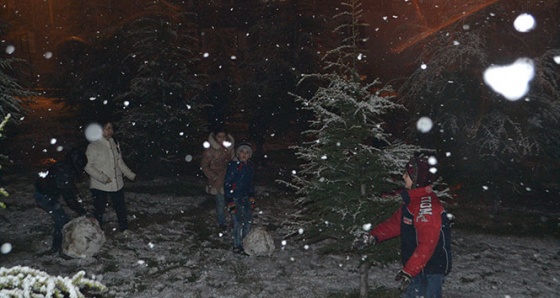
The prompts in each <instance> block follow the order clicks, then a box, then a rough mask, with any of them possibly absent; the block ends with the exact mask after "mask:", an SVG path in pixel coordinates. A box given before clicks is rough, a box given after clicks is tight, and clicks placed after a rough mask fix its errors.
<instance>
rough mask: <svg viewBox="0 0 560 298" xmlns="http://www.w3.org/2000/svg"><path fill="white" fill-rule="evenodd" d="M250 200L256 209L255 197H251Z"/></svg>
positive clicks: (252, 207) (252, 206)
mask: <svg viewBox="0 0 560 298" xmlns="http://www.w3.org/2000/svg"><path fill="white" fill-rule="evenodd" d="M249 202H251V210H254V209H255V205H256V202H255V198H253V197H251V198H249Z"/></svg>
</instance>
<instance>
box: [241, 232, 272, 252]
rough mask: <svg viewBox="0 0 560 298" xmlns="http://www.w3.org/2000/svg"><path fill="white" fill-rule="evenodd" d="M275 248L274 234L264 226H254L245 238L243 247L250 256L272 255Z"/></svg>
mask: <svg viewBox="0 0 560 298" xmlns="http://www.w3.org/2000/svg"><path fill="white" fill-rule="evenodd" d="M275 248H276V246H275V245H274V239H272V235H270V233H269V232H268V231H267V230H266V228H265V227H262V226H253V228H252V229H251V231H250V232H249V234H247V236H245V238H244V239H243V249H244V250H245V253H247V254H248V255H250V256H271V255H272V254H273V253H274V249H275Z"/></svg>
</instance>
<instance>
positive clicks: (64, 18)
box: [0, 0, 560, 80]
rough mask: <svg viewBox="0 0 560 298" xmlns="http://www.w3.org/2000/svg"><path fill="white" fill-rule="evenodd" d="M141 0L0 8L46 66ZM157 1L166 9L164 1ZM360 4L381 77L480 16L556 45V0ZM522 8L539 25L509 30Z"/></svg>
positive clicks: (536, 45)
mask: <svg viewBox="0 0 560 298" xmlns="http://www.w3.org/2000/svg"><path fill="white" fill-rule="evenodd" d="M143 2H145V0H127V1H123V0H120V1H101V2H95V3H93V2H82V1H60V0H48V1H34V0H20V1H17V2H15V1H13V0H0V3H2V4H4V5H3V7H2V14H3V15H7V16H11V17H13V19H14V20H16V21H17V24H18V25H19V26H20V29H18V32H17V33H16V34H15V38H14V41H13V42H14V43H16V44H15V46H16V48H19V49H25V48H28V49H29V51H30V52H32V53H31V54H28V55H27V57H23V58H27V59H33V60H34V63H39V64H47V66H48V64H49V63H52V61H54V60H51V61H48V60H46V59H44V58H43V55H44V53H45V52H47V51H54V50H55V48H56V46H57V45H58V44H59V43H60V42H61V41H63V40H65V39H68V38H69V37H71V36H77V37H81V36H84V37H85V36H88V37H89V38H91V37H94V35H95V32H97V31H99V30H100V29H103V28H106V27H107V26H108V25H109V23H111V20H115V19H116V20H117V21H119V20H123V19H126V18H127V15H128V16H129V15H134V14H135V13H137V12H138V10H139V9H140V8H142V7H144V6H143V5H142V4H140V3H143ZM170 2H172V1H170ZM327 2H329V3H338V2H337V1H327ZM325 3H326V2H325ZM161 6H162V7H163V8H162V9H165V7H164V6H165V5H164V4H161ZM335 6H337V7H339V6H340V5H338V4H335ZM362 7H363V9H364V21H365V22H366V23H368V24H369V25H370V26H369V28H368V29H367V30H368V31H369V32H368V35H369V36H370V39H369V41H368V43H367V45H366V46H367V49H368V51H369V53H368V61H369V65H370V69H369V72H371V73H373V74H375V76H378V77H380V78H382V79H383V80H389V79H392V78H395V77H399V76H402V75H403V74H407V73H409V72H410V71H411V70H412V69H414V68H415V67H418V65H419V62H417V61H416V59H417V57H418V54H419V52H420V51H421V50H422V46H423V45H424V41H425V40H427V39H429V38H430V36H431V34H432V33H434V32H437V31H438V30H448V28H450V26H451V25H453V24H457V23H459V24H469V25H470V26H472V28H473V29H476V27H477V26H486V25H485V24H484V22H483V21H486V22H501V23H503V24H504V25H505V26H506V28H504V31H503V32H493V31H494V29H491V30H490V29H489V30H488V31H489V32H488V34H495V35H496V39H497V40H498V43H497V44H499V40H500V39H502V38H503V39H504V44H507V43H509V42H511V38H512V37H511V36H508V35H512V34H513V35H514V36H513V40H514V42H515V39H518V41H517V42H519V41H521V43H524V44H525V45H526V47H525V49H527V48H530V50H531V51H532V53H527V54H528V55H529V56H530V55H538V54H541V53H542V52H544V51H545V50H546V49H547V48H548V47H550V46H551V43H553V42H556V46H558V35H559V34H558V32H559V29H558V24H559V22H558V17H557V16H558V14H559V13H560V0H536V1H526V0H507V1H506V0H363V1H362ZM327 10H328V9H327ZM332 10H333V14H334V13H336V10H335V9H334V7H333V9H332ZM73 11H74V12H73ZM76 11H77V12H78V13H76ZM108 11H110V13H108ZM522 12H527V13H531V14H533V15H534V16H535V17H536V18H537V28H536V29H535V30H534V31H532V32H531V33H528V34H516V33H512V31H513V28H512V25H511V24H512V22H513V20H514V18H515V17H516V16H517V15H519V14H520V13H522ZM507 27H509V28H507ZM69 28H72V32H69ZM326 29H328V28H326ZM328 30H330V29H328ZM423 37H425V38H426V39H423ZM554 38H556V39H554ZM23 41H27V42H23ZM525 49H524V50H525ZM20 53H21V52H20ZM520 54H523V53H522V52H521V53H520ZM39 67H41V66H39Z"/></svg>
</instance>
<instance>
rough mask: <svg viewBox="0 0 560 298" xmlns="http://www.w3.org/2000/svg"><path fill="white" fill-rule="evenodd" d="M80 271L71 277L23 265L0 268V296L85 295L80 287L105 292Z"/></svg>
mask: <svg viewBox="0 0 560 298" xmlns="http://www.w3.org/2000/svg"><path fill="white" fill-rule="evenodd" d="M84 275H85V272H84V271H80V272H78V273H76V275H74V276H73V277H71V278H68V277H60V276H51V275H49V274H47V273H46V272H43V271H40V270H37V269H33V268H30V267H24V266H15V267H12V268H4V267H2V268H0V297H37V298H39V297H70V298H79V297H85V296H84V294H83V293H82V292H81V289H87V290H88V291H92V292H99V293H101V292H105V291H106V290H107V288H106V287H105V285H103V284H102V283H100V282H97V281H94V280H91V279H87V278H84Z"/></svg>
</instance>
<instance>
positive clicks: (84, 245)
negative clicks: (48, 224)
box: [62, 216, 105, 258]
mask: <svg viewBox="0 0 560 298" xmlns="http://www.w3.org/2000/svg"><path fill="white" fill-rule="evenodd" d="M62 232H63V234H64V240H63V241H62V251H63V252H64V253H65V254H66V255H68V256H70V257H73V258H88V257H93V256H94V255H96V254H97V253H98V252H99V251H100V250H101V248H102V247H103V244H104V243H105V233H104V232H103V230H102V229H101V227H99V223H97V221H96V220H95V219H93V218H88V217H86V216H81V217H78V218H75V219H73V220H71V221H70V222H69V223H67V224H66V225H65V226H64V228H63V229H62Z"/></svg>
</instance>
